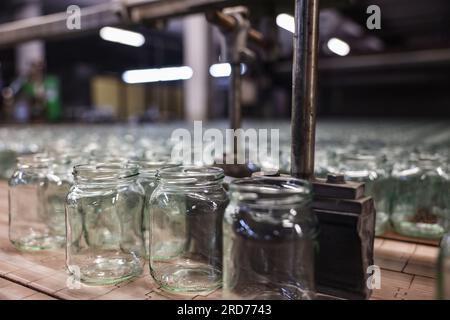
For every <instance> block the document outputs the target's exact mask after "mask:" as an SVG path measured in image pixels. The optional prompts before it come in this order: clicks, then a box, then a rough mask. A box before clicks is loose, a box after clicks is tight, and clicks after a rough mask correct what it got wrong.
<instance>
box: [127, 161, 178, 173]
mask: <svg viewBox="0 0 450 320" xmlns="http://www.w3.org/2000/svg"><path fill="white" fill-rule="evenodd" d="M128 163H129V164H132V165H137V166H138V168H139V174H141V175H146V176H148V175H152V176H156V174H157V172H158V170H161V169H165V168H170V167H176V166H180V163H176V162H170V161H168V160H159V159H158V160H130V161H128Z"/></svg>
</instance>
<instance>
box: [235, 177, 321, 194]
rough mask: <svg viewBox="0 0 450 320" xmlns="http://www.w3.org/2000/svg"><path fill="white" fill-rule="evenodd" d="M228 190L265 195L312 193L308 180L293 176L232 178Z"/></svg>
mask: <svg viewBox="0 0 450 320" xmlns="http://www.w3.org/2000/svg"><path fill="white" fill-rule="evenodd" d="M230 191H234V192H238V193H239V192H253V193H255V192H257V193H261V194H267V195H270V194H272V195H293V194H304V195H310V194H311V193H312V185H311V183H310V182H308V181H306V180H302V179H298V178H294V177H265V176H264V177H251V178H241V179H236V180H233V181H232V182H231V183H230Z"/></svg>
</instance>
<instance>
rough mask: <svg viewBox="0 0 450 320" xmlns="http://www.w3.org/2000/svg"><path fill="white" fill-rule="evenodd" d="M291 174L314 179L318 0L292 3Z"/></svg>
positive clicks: (300, 0) (303, 0)
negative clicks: (293, 29)
mask: <svg viewBox="0 0 450 320" xmlns="http://www.w3.org/2000/svg"><path fill="white" fill-rule="evenodd" d="M295 20H296V22H297V23H296V24H295V25H296V26H295V33H294V58H293V59H294V60H293V70H292V115H291V136H292V141H291V144H292V145H291V175H292V176H294V177H297V178H302V179H307V180H310V179H312V178H313V176H314V146H315V130H316V128H315V127H316V86H317V56H318V51H317V50H318V49H317V47H318V35H319V32H318V29H319V25H318V24H319V0H296V1H295Z"/></svg>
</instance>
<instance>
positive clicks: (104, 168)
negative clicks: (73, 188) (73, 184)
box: [73, 163, 139, 181]
mask: <svg viewBox="0 0 450 320" xmlns="http://www.w3.org/2000/svg"><path fill="white" fill-rule="evenodd" d="M138 174H139V167H138V166H137V165H135V164H123V163H97V164H81V165H76V166H74V168H73V175H74V177H75V179H76V180H90V181H111V180H119V179H127V178H132V177H134V176H137V175H138Z"/></svg>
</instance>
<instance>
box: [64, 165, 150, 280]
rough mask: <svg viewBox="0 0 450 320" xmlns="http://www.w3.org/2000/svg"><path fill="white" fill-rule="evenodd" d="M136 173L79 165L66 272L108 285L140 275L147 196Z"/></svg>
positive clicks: (69, 209)
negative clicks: (145, 196)
mask: <svg viewBox="0 0 450 320" xmlns="http://www.w3.org/2000/svg"><path fill="white" fill-rule="evenodd" d="M137 179H138V167H137V166H136V165H126V164H97V165H78V166H75V167H74V180H75V181H74V185H73V186H72V188H71V189H70V192H69V194H68V196H67V202H66V221H67V223H66V225H67V246H66V255H67V256H66V263H67V268H68V270H69V271H70V272H71V273H72V274H73V275H74V276H76V277H79V278H80V280H81V281H82V282H84V283H88V284H110V283H117V282H120V281H123V280H127V279H129V278H132V277H134V276H137V275H139V274H140V273H141V271H142V267H143V264H144V254H145V251H144V241H143V235H142V218H143V205H144V190H143V188H142V186H141V185H140V184H139V183H138V181H137Z"/></svg>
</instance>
